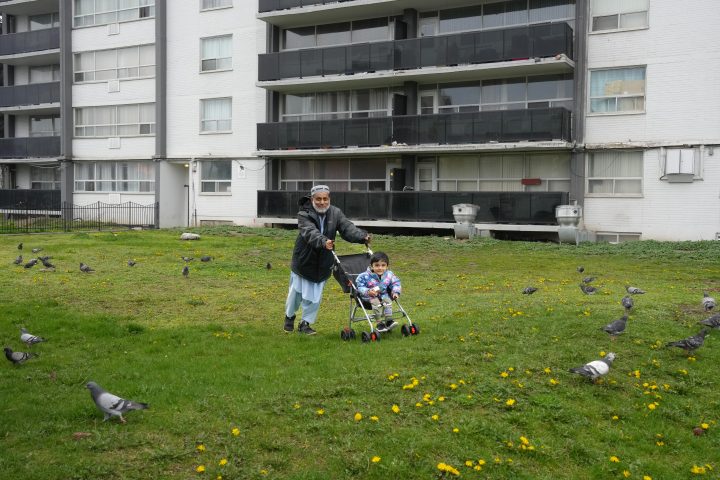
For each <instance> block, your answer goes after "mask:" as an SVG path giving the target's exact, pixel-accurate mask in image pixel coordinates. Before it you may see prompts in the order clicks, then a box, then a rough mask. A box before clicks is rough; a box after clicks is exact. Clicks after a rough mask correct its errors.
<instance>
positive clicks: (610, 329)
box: [601, 315, 628, 340]
mask: <svg viewBox="0 0 720 480" xmlns="http://www.w3.org/2000/svg"><path fill="white" fill-rule="evenodd" d="M627 320H628V316H627V315H623V316H622V317H620V318H618V319H617V320H615V321H614V322H612V323H608V324H607V325H605V326H604V327H602V328H601V330H603V331H605V332H607V334H608V335H610V339H611V340H615V337H617V336H618V335H622V334H623V333H624V332H625V327H626V326H627Z"/></svg>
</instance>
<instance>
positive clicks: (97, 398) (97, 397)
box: [4, 243, 271, 423]
mask: <svg viewBox="0 0 720 480" xmlns="http://www.w3.org/2000/svg"><path fill="white" fill-rule="evenodd" d="M17 248H18V250H20V251H22V249H23V244H22V243H20V244H18V246H17ZM41 251H42V248H33V249H32V253H33V254H37V253H40V252H41ZM51 258H52V257H50V256H38V257H36V258H32V259H30V260H29V261H28V262H27V263H24V264H23V256H22V254H20V255H18V257H17V258H16V259H15V260H14V261H13V263H14V264H15V265H23V266H24V268H27V269H29V268H32V267H34V266H35V265H37V264H38V263H39V262H40V263H42V265H43V266H44V267H45V268H44V271H51V272H52V271H55V265H53V264H52V263H50V259H51ZM181 258H182V259H183V261H184V262H185V266H184V267H183V269H182V275H183V277H185V278H187V277H188V275H189V274H190V267H189V266H188V265H187V264H188V263H190V262H192V261H193V260H194V258H193V257H185V256H182V257H181ZM212 259H213V257H211V256H209V255H203V256H202V257H200V261H201V262H203V263H207V262H210V261H212ZM136 264H137V262H136V261H135V260H132V259H131V260H128V262H127V265H128V267H134V266H135V265H136ZM267 268H268V269H270V268H271V267H270V264H269V263H268V267H267ZM80 271H81V272H83V273H92V272H94V271H95V270H94V269H93V268H91V267H90V266H89V265H87V264H85V263H83V262H80ZM20 341H22V342H23V343H24V344H25V345H27V346H28V347H32V346H33V345H36V344H38V343H42V342H45V341H46V340H45V339H44V338H42V337H39V336H37V335H33V334H31V333H29V332H28V331H27V329H26V328H25V327H21V328H20ZM4 351H5V358H7V359H8V361H10V362H12V363H13V365H21V364H23V363H25V362H26V361H27V360H29V359H31V358H34V357H37V356H38V354H37V353H32V352H20V351H13V350H12V348H10V347H5V348H4ZM85 386H86V387H87V389H88V390H90V396H91V397H92V399H93V401H94V402H95V405H96V406H97V407H98V409H99V410H100V411H101V412H103V413H104V415H105V417H104V418H103V421H105V420H107V419H109V418H111V417H118V418H119V419H120V421H121V422H122V423H125V422H126V420H125V418H124V417H123V413H126V412H129V411H130V410H143V409H146V408H148V404H146V403H141V402H134V401H132V400H126V399H124V398H121V397H118V396H117V395H114V394H112V393H110V392H107V391H105V390H104V389H103V388H102V387H100V386H99V385H98V384H97V383H95V382H88V383H87V384H86V385H85Z"/></svg>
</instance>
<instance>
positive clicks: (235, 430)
mask: <svg viewBox="0 0 720 480" xmlns="http://www.w3.org/2000/svg"><path fill="white" fill-rule="evenodd" d="M230 433H232V434H233V435H234V436H236V437H237V436H238V435H240V429H239V428H237V427H235V428H233V429H232V431H231V432H230Z"/></svg>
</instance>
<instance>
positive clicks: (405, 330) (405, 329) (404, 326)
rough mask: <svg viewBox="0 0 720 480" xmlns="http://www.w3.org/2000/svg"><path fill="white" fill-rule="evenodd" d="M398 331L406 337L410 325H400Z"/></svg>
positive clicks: (408, 333)
mask: <svg viewBox="0 0 720 480" xmlns="http://www.w3.org/2000/svg"><path fill="white" fill-rule="evenodd" d="M400 333H402V336H403V337H407V336H408V335H410V327H408V326H407V325H403V326H402V327H400Z"/></svg>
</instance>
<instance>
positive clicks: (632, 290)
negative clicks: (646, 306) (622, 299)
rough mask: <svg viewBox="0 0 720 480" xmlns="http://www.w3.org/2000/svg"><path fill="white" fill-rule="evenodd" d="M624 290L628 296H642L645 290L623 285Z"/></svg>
mask: <svg viewBox="0 0 720 480" xmlns="http://www.w3.org/2000/svg"><path fill="white" fill-rule="evenodd" d="M625 290H626V291H627V292H628V293H629V294H630V295H642V294H643V293H645V290H640V289H639V288H637V287H631V286H630V285H625Z"/></svg>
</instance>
